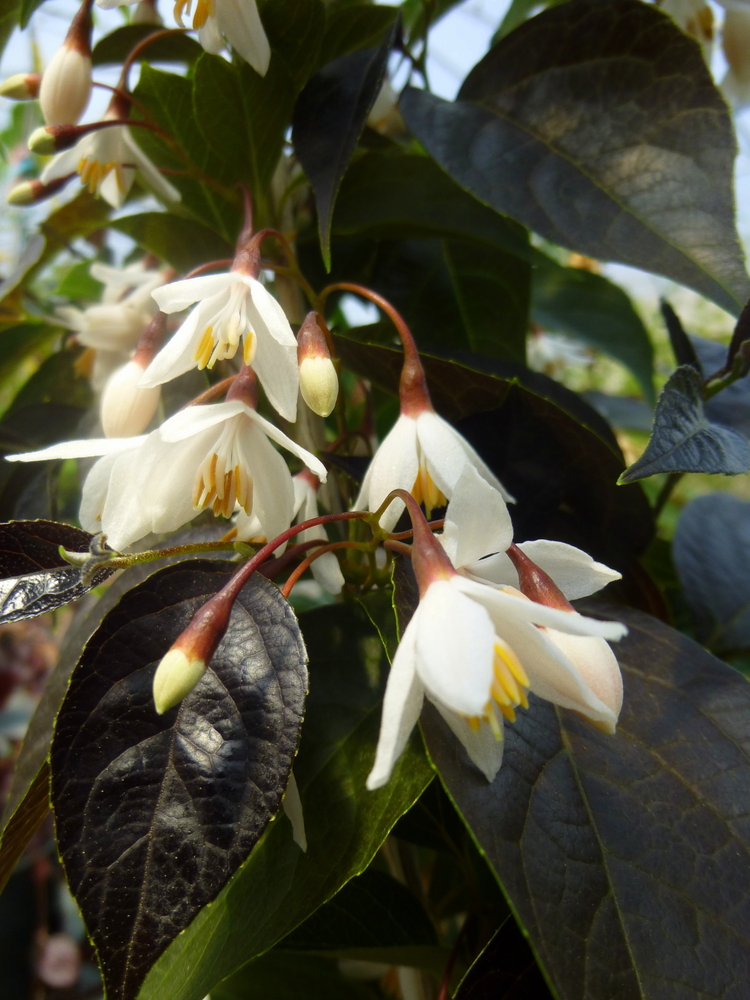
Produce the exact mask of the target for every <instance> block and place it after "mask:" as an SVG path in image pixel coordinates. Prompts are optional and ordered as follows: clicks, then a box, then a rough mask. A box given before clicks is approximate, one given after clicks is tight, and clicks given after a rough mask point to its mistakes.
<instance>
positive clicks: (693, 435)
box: [620, 365, 750, 483]
mask: <svg viewBox="0 0 750 1000" xmlns="http://www.w3.org/2000/svg"><path fill="white" fill-rule="evenodd" d="M749 469H750V444H748V441H747V439H746V438H744V437H742V436H740V435H739V434H737V433H736V432H735V431H733V430H730V428H728V427H722V426H721V425H720V424H712V423H711V422H710V421H709V420H708V418H707V416H706V413H705V410H704V405H703V380H702V379H701V377H700V375H699V374H698V372H697V371H696V370H695V368H693V367H692V366H691V365H683V367H682V368H678V369H677V370H676V371H674V372H673V373H672V375H671V376H670V377H669V381H668V382H667V384H666V385H665V386H664V389H663V390H662V393H661V396H659V401H658V402H657V404H656V412H655V414H654V426H653V428H652V430H651V437H650V439H649V442H648V446H647V447H646V450H645V451H644V453H643V454H642V455H641V457H640V458H639V459H638V460H637V461H636V462H634V463H633V464H632V465H631V466H630V468H629V469H628V470H627V471H626V472H624V473H623V474H622V475H621V476H620V482H622V483H633V482H635V481H636V480H637V479H644V478H645V477H646V476H653V475H655V474H656V473H658V472H708V473H713V474H716V473H720V474H721V475H724V476H737V475H740V473H743V472H747V471H748V470H749Z"/></svg>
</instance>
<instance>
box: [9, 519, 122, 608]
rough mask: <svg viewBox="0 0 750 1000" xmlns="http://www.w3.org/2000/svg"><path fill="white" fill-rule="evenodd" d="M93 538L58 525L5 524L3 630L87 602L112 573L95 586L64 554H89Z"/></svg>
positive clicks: (103, 575) (97, 577) (103, 574)
mask: <svg viewBox="0 0 750 1000" xmlns="http://www.w3.org/2000/svg"><path fill="white" fill-rule="evenodd" d="M92 537H93V536H92V535H90V534H89V533H88V532H87V531H82V530H81V529H80V528H73V527H71V526H70V525H69V524H57V523H56V522H54V521H10V522H8V523H7V524H0V625H2V624H4V623H5V622H16V621H21V620H22V619H24V618H34V617H35V616H36V615H42V614H44V613H45V612H47V611H51V610H52V609H53V608H59V607H61V606H62V605H63V604H69V603H70V602H71V601H75V600H77V599H78V598H79V597H82V596H83V594H85V593H86V592H87V591H89V590H91V588H92V587H96V586H98V585H99V584H100V583H102V582H103V581H104V580H106V579H107V577H108V576H110V575H111V571H107V570H106V569H101V570H99V571H98V572H97V573H96V574H95V576H94V577H93V578H92V580H91V582H90V583H88V584H84V583H82V581H81V571H80V569H79V568H78V567H76V566H71V565H70V563H68V562H66V561H65V560H64V559H63V557H62V556H61V555H60V553H59V551H58V549H59V547H60V546H61V545H62V546H63V547H64V548H66V549H68V550H69V551H71V552H88V550H89V543H90V541H91V538H92Z"/></svg>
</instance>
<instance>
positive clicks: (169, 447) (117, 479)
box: [10, 400, 326, 549]
mask: <svg viewBox="0 0 750 1000" xmlns="http://www.w3.org/2000/svg"><path fill="white" fill-rule="evenodd" d="M269 438H270V439H271V440H273V441H276V442H277V443H278V444H280V445H281V446H282V447H283V448H286V449H287V450H288V451H291V452H292V453H293V454H295V455H297V457H298V458H300V459H301V460H302V461H303V462H304V463H305V464H306V465H308V467H309V468H311V469H312V470H313V471H314V472H315V474H316V475H317V476H320V478H321V479H323V480H325V478H326V470H325V467H324V466H323V465H322V463H321V462H319V461H318V459H317V458H315V456H314V455H311V454H310V452H308V451H305V449H304V448H301V447H300V446H299V445H297V444H296V443H295V442H294V441H292V440H291V439H290V438H288V437H287V436H286V435H285V434H282V432H281V431H279V430H278V429H277V428H276V427H274V426H273V424H271V423H269V422H268V421H267V420H265V419H264V418H263V417H261V416H260V415H259V414H258V413H256V412H255V410H253V409H251V408H250V407H249V406H247V405H246V404H245V403H243V402H241V401H240V400H232V401H230V402H225V403H216V404H213V405H211V406H191V407H187V408H186V409H184V410H180V411H179V412H178V413H176V414H175V415H174V416H173V417H171V418H170V419H169V420H167V421H166V422H165V423H164V424H162V426H161V427H160V428H159V429H158V430H155V431H153V432H152V433H151V434H149V435H147V436H146V437H142V438H100V439H97V440H90V441H67V442H63V443H62V444H58V445H53V446H52V447H51V448H45V449H43V450H42V451H38V452H31V453H29V454H25V455H12V456H10V460H11V461H41V460H44V459H48V458H78V457H84V456H91V455H103V456H104V457H103V458H101V459H100V460H99V461H98V462H96V463H95V464H94V466H93V468H92V469H91V471H90V473H89V474H88V477H87V478H86V482H85V483H84V487H83V497H82V500H81V510H80V521H81V524H82V525H83V526H84V527H85V528H86V530H87V531H92V532H97V531H102V532H104V534H105V535H106V536H107V540H108V542H109V544H110V545H111V546H112V547H113V548H115V549H123V548H125V547H126V546H128V545H131V544H132V543H133V542H136V541H138V539H140V538H143V537H144V536H145V535H147V534H149V533H150V532H154V533H158V534H161V533H163V532H168V531H174V530H175V529H177V528H179V527H181V526H182V525H183V524H185V523H186V522H188V521H190V520H192V518H193V517H194V516H195V514H196V513H197V511H198V510H202V509H204V508H209V509H211V510H213V512H214V514H216V515H219V514H222V515H223V516H224V517H229V516H230V515H231V514H232V512H233V511H234V508H235V503H239V505H240V507H242V508H243V510H245V512H246V513H247V514H251V513H255V514H257V516H258V518H259V519H260V521H261V523H262V524H263V526H264V527H265V528H266V530H267V531H268V532H269V537H274V536H275V535H276V534H278V533H279V532H280V531H283V530H284V528H286V527H287V526H288V525H289V523H290V522H291V518H292V511H293V509H294V487H293V485H292V477H291V474H290V472H289V469H288V468H287V465H286V463H285V462H284V459H283V458H282V457H281V455H280V454H279V452H278V451H276V449H275V448H274V447H273V445H272V444H271V442H270V441H269Z"/></svg>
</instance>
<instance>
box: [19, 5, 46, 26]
mask: <svg viewBox="0 0 750 1000" xmlns="http://www.w3.org/2000/svg"><path fill="white" fill-rule="evenodd" d="M43 3H44V0H21V3H20V4H18V6H17V8H16V9H17V10H18V27H19V28H21V30H23V29H24V28H26V27H28V24H29V21H30V20H31V15H32V14H33V13H34V11H35V10H38V9H39V8H40V7H41V6H42V4H43Z"/></svg>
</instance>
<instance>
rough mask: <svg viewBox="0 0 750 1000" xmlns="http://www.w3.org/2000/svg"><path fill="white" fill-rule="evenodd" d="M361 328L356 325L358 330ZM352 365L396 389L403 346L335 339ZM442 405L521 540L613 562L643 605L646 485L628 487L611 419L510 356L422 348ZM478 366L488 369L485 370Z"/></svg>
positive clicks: (649, 531) (649, 519)
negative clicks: (548, 541) (507, 501)
mask: <svg viewBox="0 0 750 1000" xmlns="http://www.w3.org/2000/svg"><path fill="white" fill-rule="evenodd" d="M359 332H360V331H357V330H355V331H352V333H353V334H355V333H359ZM335 343H336V349H337V351H338V352H339V355H340V357H341V359H342V362H343V363H344V364H345V365H346V367H347V368H350V369H351V370H352V371H354V372H357V373H358V374H360V375H362V376H363V377H365V378H368V379H370V380H371V381H372V382H373V383H374V384H375V385H379V386H381V387H382V388H384V389H385V390H386V391H388V392H391V393H393V394H396V392H397V390H398V379H399V375H400V372H401V365H402V362H403V354H402V353H401V351H398V350H393V349H390V348H386V347H379V346H373V345H369V344H361V343H356V342H354V341H352V340H349V339H345V338H343V337H336V338H335ZM422 362H423V364H424V368H425V372H426V374H427V382H428V385H429V388H430V394H431V396H432V401H433V404H434V406H435V409H436V410H437V412H438V413H439V414H440V415H441V416H443V417H445V418H446V419H447V420H450V421H451V422H453V423H455V424H456V425H457V427H458V429H459V430H460V431H461V433H462V434H464V436H465V437H466V438H467V439H468V440H469V442H470V444H472V445H473V446H474V448H476V449H477V451H478V452H479V453H480V455H482V457H483V458H484V460H485V461H486V462H487V463H488V465H489V466H490V468H492V470H493V471H494V472H495V474H496V475H497V476H498V477H499V478H500V481H501V482H502V483H503V485H505V486H506V488H507V489H508V490H509V491H510V492H511V493H512V494H513V496H514V497H515V498H516V501H517V503H515V504H512V505H511V507H510V511H511V516H512V517H513V519H514V526H515V531H516V539H517V540H518V541H522V540H525V539H529V538H556V539H558V540H559V541H564V542H568V543H570V544H572V545H577V546H578V547H579V548H583V549H584V550H585V551H587V552H591V553H592V554H594V553H596V555H595V558H597V559H599V560H600V561H602V562H604V563H606V564H607V565H609V566H614V567H616V568H617V569H618V570H619V571H620V572H621V573H623V576H624V577H625V578H626V579H625V580H624V581H623V584H622V585H621V586H622V587H623V588H624V590H623V596H624V595H625V593H626V594H627V599H628V600H629V601H631V602H632V603H635V604H639V605H641V604H643V602H644V596H643V593H642V580H641V578H642V571H641V570H640V567H639V566H638V564H637V561H636V560H635V559H634V556H635V554H636V553H641V552H643V551H644V550H645V548H646V546H647V545H648V544H649V542H650V540H651V538H652V536H653V516H652V514H651V510H650V508H649V505H648V502H647V501H646V498H645V496H644V494H643V492H642V491H641V490H632V491H631V492H630V493H628V494H627V495H625V494H623V487H618V486H617V485H616V483H617V477H618V476H619V475H620V473H621V471H622V468H623V460H622V456H621V454H620V452H619V448H618V447H617V443H616V441H615V439H614V437H613V435H612V432H611V430H610V429H609V427H608V425H607V424H606V423H605V421H604V420H602V418H601V417H600V416H599V415H598V413H596V411H595V410H593V409H592V408H591V407H589V406H588V405H587V404H585V403H584V402H583V401H582V400H581V398H580V397H578V396H576V395H575V393H572V392H570V391H569V390H566V389H564V388H563V387H562V386H560V385H559V384H558V383H556V382H554V381H553V380H552V379H550V378H547V377H546V376H544V375H540V374H539V373H536V372H530V371H529V370H528V369H527V368H524V367H523V366H521V365H517V364H512V363H510V362H500V361H489V360H487V359H482V358H478V357H476V356H466V355H459V357H457V358H456V359H454V360H447V359H443V358H437V357H433V356H430V355H428V354H423V355H422ZM480 367H481V368H482V369H483V370H481V371H480V370H479V369H480Z"/></svg>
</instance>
